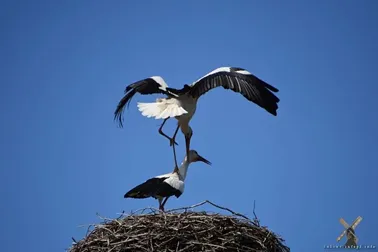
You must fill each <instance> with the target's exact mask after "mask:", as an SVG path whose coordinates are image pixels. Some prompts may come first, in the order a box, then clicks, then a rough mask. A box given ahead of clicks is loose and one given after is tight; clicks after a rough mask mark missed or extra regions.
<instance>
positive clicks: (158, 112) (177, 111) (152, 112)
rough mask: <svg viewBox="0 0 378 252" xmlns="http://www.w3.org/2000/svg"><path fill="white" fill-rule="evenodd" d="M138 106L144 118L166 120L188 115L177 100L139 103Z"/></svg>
mask: <svg viewBox="0 0 378 252" xmlns="http://www.w3.org/2000/svg"><path fill="white" fill-rule="evenodd" d="M137 106H138V109H139V111H140V112H141V113H142V115H143V116H146V117H149V118H150V117H155V119H166V118H168V117H176V116H181V115H183V114H186V113H188V112H187V111H186V110H185V109H184V108H183V107H181V105H180V102H179V101H177V100H176V99H158V100H156V102H151V103H142V102H138V104H137Z"/></svg>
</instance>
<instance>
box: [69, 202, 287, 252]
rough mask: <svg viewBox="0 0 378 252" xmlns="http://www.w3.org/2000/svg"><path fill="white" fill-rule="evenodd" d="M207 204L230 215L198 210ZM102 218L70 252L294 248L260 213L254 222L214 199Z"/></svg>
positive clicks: (282, 249) (230, 251)
mask: <svg viewBox="0 0 378 252" xmlns="http://www.w3.org/2000/svg"><path fill="white" fill-rule="evenodd" d="M206 203H208V204H211V205H212V206H215V207H217V208H219V209H222V210H225V211H227V212H228V213H231V214H228V215H221V214H219V213H209V212H196V211H193V208H195V207H198V206H200V205H204V204H206ZM100 218H101V219H102V220H103V223H101V224H97V225H91V226H90V227H89V228H88V232H87V235H86V237H85V238H84V239H82V240H80V241H78V242H76V240H75V239H74V238H72V239H73V241H74V243H73V246H72V247H71V248H70V249H69V251H70V252H87V251H88V252H89V251H91V252H100V251H101V252H102V251H107V252H120V251H122V252H129V251H130V252H134V251H135V252H136V251H179V252H183V251H188V252H190V251H194V252H199V251H229V252H232V251H240V252H241V251H269V252H271V251H272V252H273V251H274V252H281V251H290V249H289V248H288V247H287V246H285V245H284V244H283V242H284V240H283V239H282V238H280V237H279V236H277V235H276V234H274V233H273V232H272V231H270V230H268V229H267V227H263V226H260V224H259V221H258V219H257V217H256V215H255V218H254V220H253V221H252V220H250V219H249V218H247V217H245V216H244V215H241V214H238V213H235V212H233V211H232V210H230V209H228V208H224V207H221V206H218V205H216V204H214V203H211V202H210V201H204V202H202V203H199V204H197V205H194V206H191V207H186V208H179V209H174V210H170V211H166V212H165V213H163V212H160V211H159V210H157V209H153V208H145V209H142V210H139V211H137V212H135V213H132V214H130V215H124V214H122V215H121V216H120V217H118V218H117V219H107V218H103V217H100Z"/></svg>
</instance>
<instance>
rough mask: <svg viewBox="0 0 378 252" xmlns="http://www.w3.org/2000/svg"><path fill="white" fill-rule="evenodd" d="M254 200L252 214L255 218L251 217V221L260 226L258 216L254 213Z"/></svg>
mask: <svg viewBox="0 0 378 252" xmlns="http://www.w3.org/2000/svg"><path fill="white" fill-rule="evenodd" d="M255 203H256V201H255V200H254V201H253V215H254V216H255V218H253V221H254V222H255V223H256V225H257V226H260V221H259V218H257V215H256V213H255V207H256V205H255Z"/></svg>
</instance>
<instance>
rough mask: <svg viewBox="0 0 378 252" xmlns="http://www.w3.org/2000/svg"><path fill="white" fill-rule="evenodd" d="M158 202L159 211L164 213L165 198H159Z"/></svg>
mask: <svg viewBox="0 0 378 252" xmlns="http://www.w3.org/2000/svg"><path fill="white" fill-rule="evenodd" d="M158 201H159V210H161V211H163V212H164V206H163V205H162V203H161V202H162V201H163V198H158Z"/></svg>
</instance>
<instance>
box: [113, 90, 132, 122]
mask: <svg viewBox="0 0 378 252" xmlns="http://www.w3.org/2000/svg"><path fill="white" fill-rule="evenodd" d="M126 89H127V88H126ZM129 91H130V92H127V93H126V94H125V96H124V97H122V99H121V100H120V101H119V103H118V105H117V108H116V110H115V111H114V121H117V120H118V125H119V127H120V128H123V116H122V114H123V112H124V110H125V107H129V105H130V102H131V98H133V96H134V95H135V94H136V90H135V89H133V88H131V89H129Z"/></svg>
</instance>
